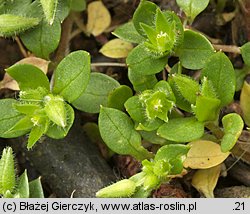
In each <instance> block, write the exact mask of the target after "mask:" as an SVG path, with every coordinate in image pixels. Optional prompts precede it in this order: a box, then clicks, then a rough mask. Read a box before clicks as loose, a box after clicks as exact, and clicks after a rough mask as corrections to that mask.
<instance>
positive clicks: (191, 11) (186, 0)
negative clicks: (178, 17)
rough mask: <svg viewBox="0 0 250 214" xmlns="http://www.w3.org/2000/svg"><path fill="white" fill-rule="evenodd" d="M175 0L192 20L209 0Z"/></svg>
mask: <svg viewBox="0 0 250 214" xmlns="http://www.w3.org/2000/svg"><path fill="white" fill-rule="evenodd" d="M176 2H177V4H178V5H179V7H180V8H181V9H182V10H183V11H184V12H185V14H186V15H187V17H188V18H190V19H191V21H193V20H194V19H195V17H196V16H197V15H198V14H199V13H201V12H202V11H203V10H205V8H206V7H207V5H208V3H209V0H176Z"/></svg>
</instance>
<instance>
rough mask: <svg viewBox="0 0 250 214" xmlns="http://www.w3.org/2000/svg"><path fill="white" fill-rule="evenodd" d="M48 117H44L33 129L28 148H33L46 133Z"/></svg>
mask: <svg viewBox="0 0 250 214" xmlns="http://www.w3.org/2000/svg"><path fill="white" fill-rule="evenodd" d="M48 123H49V122H48V120H47V118H42V119H41V120H40V121H39V123H38V124H37V125H35V126H33V128H32V129H31V131H30V133H29V138H28V144H27V149H31V148H32V147H33V146H34V145H35V143H36V142H37V141H38V140H39V139H40V138H41V137H42V136H43V135H44V134H45V133H46V131H47V129H48V125H49V124H48Z"/></svg>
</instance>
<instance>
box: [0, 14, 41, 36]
mask: <svg viewBox="0 0 250 214" xmlns="http://www.w3.org/2000/svg"><path fill="white" fill-rule="evenodd" d="M39 22H40V20H39V19H38V18H29V17H23V16H18V15H14V14H1V15H0V36H3V37H9V36H16V35H17V34H19V33H22V32H24V31H26V30H28V29H30V28H32V27H34V26H36V25H38V24H39Z"/></svg>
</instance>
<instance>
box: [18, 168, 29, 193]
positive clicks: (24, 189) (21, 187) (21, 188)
mask: <svg viewBox="0 0 250 214" xmlns="http://www.w3.org/2000/svg"><path fill="white" fill-rule="evenodd" d="M14 198H29V181H28V176H27V171H26V170H25V171H24V172H23V174H22V175H21V176H20V177H19V180H18V185H17V189H16V192H15V195H14Z"/></svg>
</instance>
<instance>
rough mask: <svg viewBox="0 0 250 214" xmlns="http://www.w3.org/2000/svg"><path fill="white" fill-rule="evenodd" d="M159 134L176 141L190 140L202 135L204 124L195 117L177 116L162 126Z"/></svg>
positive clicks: (158, 131)
mask: <svg viewBox="0 0 250 214" xmlns="http://www.w3.org/2000/svg"><path fill="white" fill-rule="evenodd" d="M157 134H159V135H160V136H161V137H163V138H165V139H167V140H171V141H174V142H180V143H184V142H190V141H193V140H197V139H199V138H200V137H202V135H203V134H204V125H203V123H201V122H199V121H197V120H196V118H195V117H186V118H176V119H172V120H169V121H168V123H164V124H163V125H162V126H160V128H159V129H158V130H157Z"/></svg>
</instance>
